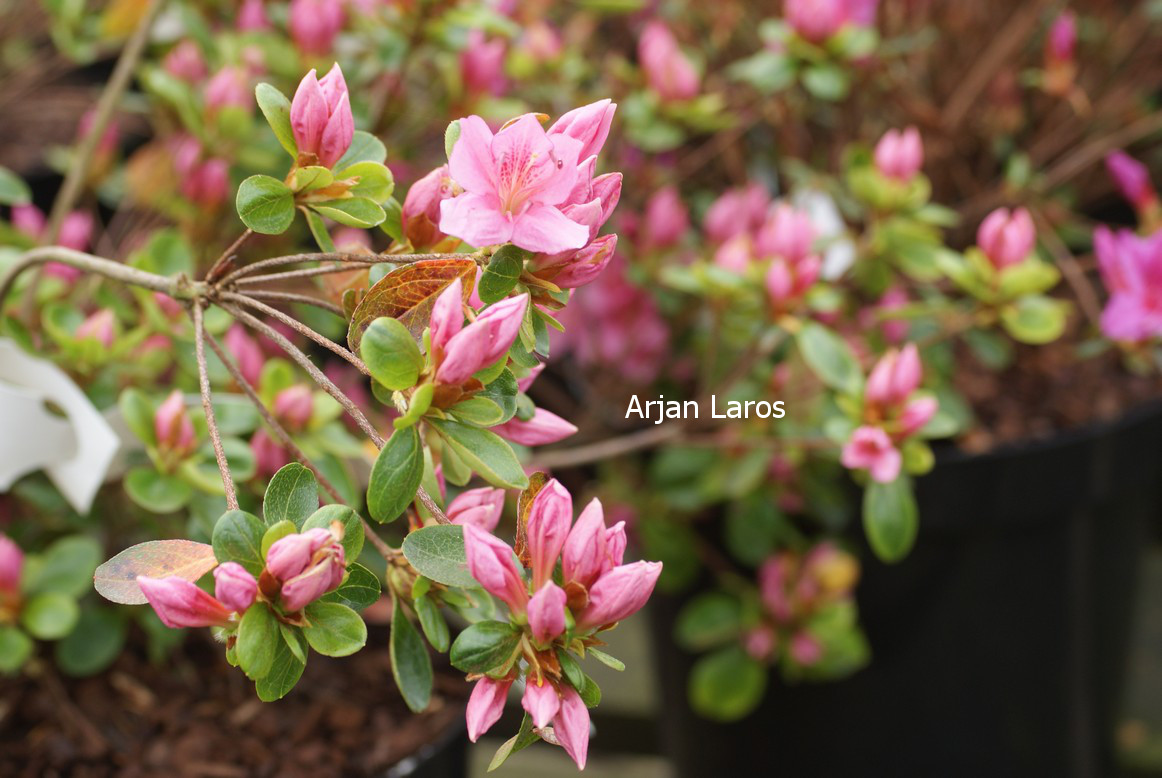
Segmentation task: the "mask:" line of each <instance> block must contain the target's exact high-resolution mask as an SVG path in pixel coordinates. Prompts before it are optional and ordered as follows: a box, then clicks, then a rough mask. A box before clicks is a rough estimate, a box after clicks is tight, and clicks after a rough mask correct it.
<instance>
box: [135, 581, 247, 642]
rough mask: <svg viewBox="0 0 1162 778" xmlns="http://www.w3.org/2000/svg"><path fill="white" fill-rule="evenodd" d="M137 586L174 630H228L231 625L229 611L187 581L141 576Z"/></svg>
mask: <svg viewBox="0 0 1162 778" xmlns="http://www.w3.org/2000/svg"><path fill="white" fill-rule="evenodd" d="M137 585H138V586H140V587H141V593H142V594H144V595H145V599H146V600H148V601H149V604H150V605H152V606H153V610H154V611H155V612H156V613H157V616H158V618H160V619H161V623H162V624H165V625H166V626H167V627H169V628H170V629H179V628H181V627H224V626H226V625H228V624H229V623H230V609H229V608H227V607H226V606H225V605H223V604H222V603H220V602H218V601H217V600H216V599H214V598H213V597H211V596H210V595H208V594H206V593H205V592H204V591H202V590H201V589H199V588H198V586H197V585H196V584H193V583H190V582H189V581H187V580H185V579H184V578H178V577H176V576H172V575H171V576H169V577H167V578H148V577H146V576H144V575H139V576H137Z"/></svg>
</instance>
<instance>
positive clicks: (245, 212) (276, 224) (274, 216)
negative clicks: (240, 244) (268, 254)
mask: <svg viewBox="0 0 1162 778" xmlns="http://www.w3.org/2000/svg"><path fill="white" fill-rule="evenodd" d="M235 205H236V207H237V208H238V217H239V218H240V219H242V223H243V224H245V225H246V226H247V227H249V228H250V229H252V230H254V231H255V232H260V233H262V234H263V235H278V234H280V233H283V232H286V230H287V228H288V227H290V226H291V222H292V221H294V218H295V196H294V194H293V193H292V192H291V190H290V189H289V188H288V187H287V186H286V184H284V183H283V182H281V181H279V180H278V179H277V178H271V177H270V176H251V177H250V178H248V179H246V180H245V181H243V182H242V185H241V186H239V187H238V197H237V199H236V201H235Z"/></svg>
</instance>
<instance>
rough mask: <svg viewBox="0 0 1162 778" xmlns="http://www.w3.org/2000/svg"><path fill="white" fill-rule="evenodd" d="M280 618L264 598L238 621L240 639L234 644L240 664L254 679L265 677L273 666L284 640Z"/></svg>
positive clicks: (247, 610) (248, 675)
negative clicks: (281, 636) (277, 617)
mask: <svg viewBox="0 0 1162 778" xmlns="http://www.w3.org/2000/svg"><path fill="white" fill-rule="evenodd" d="M278 632H279V628H278V619H276V618H275V616H274V614H273V613H271V611H270V608H268V607H267V606H266V605H265V604H264V603H262V602H256V603H254V604H253V605H251V606H250V607H249V608H247V609H246V613H244V614H242V620H241V621H239V622H238V642H237V643H235V644H234V648H235V651H236V652H237V654H236V655H237V657H238V666H239V667H241V668H242V672H244V673H246V677H247V678H249V679H250V680H252V681H257V680H259V679H260V678H265V677H266V676H267V675H268V674H269V673H270V671H271V669H272V668H273V667H274V657H275V652H276V649H277V648H278V646H279V644H281V643H282V639H281V638H280V637H279V634H278Z"/></svg>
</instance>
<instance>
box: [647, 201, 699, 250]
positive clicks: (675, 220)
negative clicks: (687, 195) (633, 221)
mask: <svg viewBox="0 0 1162 778" xmlns="http://www.w3.org/2000/svg"><path fill="white" fill-rule="evenodd" d="M689 228H690V216H689V213H688V212H687V210H686V204H685V203H683V202H682V196H681V195H680V194H678V189H677V187H675V186H665V187H662V188H661V189H659V190H658V191H657V192H655V193H654V194H653V196H652V197H650V199H649V201H648V202H647V203H646V212H645V219H644V221H643V223H642V233H641V236H642V244H643V245H644V246H645V247H646V248H649V249H664V248H668V247H670V246H673V245H675V244H676V243H677V242H678V241H680V240H681V239H682V236H683V235H685V234H686V230H688V229H689Z"/></svg>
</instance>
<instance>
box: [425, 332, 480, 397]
mask: <svg viewBox="0 0 1162 778" xmlns="http://www.w3.org/2000/svg"><path fill="white" fill-rule="evenodd" d="M487 347H488V330H487V328H485V327H478V326H476V322H473V323H472V324H470V325H469V326H467V327H465V328H464V329H462V330H461V331H460V332H458V333H456V335H454V336H453V337H452V338H451V339H449V340H448V344H447V348H446V351H445V353H444V361H443V362H441V363H440V367H439V368H437V369H436V381H437V382H439V383H441V384H448V385H450V386H454V385H458V384H462V383H464V382H465V381H467V380H468V379H469V378H471V377H472V374H473V373H475V372H476V371H477V370H480V369H481V368H482V367H485V366H487V364H488V363H487V362H485V361H484V358H483V354H484V349H486V348H487Z"/></svg>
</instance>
